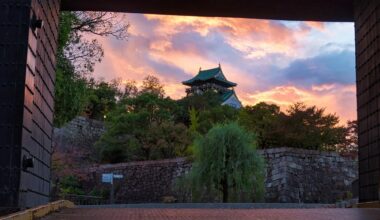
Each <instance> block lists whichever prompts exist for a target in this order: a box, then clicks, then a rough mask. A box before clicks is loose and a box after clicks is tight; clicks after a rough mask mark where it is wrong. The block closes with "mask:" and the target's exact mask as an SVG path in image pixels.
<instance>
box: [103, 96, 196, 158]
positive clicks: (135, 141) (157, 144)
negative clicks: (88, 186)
mask: <svg viewBox="0 0 380 220" xmlns="http://www.w3.org/2000/svg"><path fill="white" fill-rule="evenodd" d="M176 108H177V104H176V102H175V101H174V100H171V99H170V98H163V97H161V96H159V95H157V94H156V93H141V94H139V95H138V96H136V97H132V98H125V99H123V100H122V101H121V102H120V103H118V104H117V107H116V108H115V110H113V111H112V112H110V113H109V114H108V118H107V121H106V127H107V132H106V133H105V134H104V135H103V136H102V137H101V139H100V141H99V142H98V143H97V148H98V151H99V154H100V157H101V160H102V161H104V162H111V163H116V162H122V161H132V160H152V159H163V158H173V157H176V156H183V155H184V154H185V152H186V148H187V146H188V145H189V144H190V135H189V132H188V129H187V127H186V126H185V125H183V124H181V123H175V121H174V118H173V115H172V112H173V111H174V109H176ZM113 154H118V156H117V158H114V156H113Z"/></svg>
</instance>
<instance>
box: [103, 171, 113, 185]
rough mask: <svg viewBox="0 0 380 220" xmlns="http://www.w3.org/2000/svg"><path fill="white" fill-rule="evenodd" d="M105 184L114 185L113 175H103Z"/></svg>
mask: <svg viewBox="0 0 380 220" xmlns="http://www.w3.org/2000/svg"><path fill="white" fill-rule="evenodd" d="M102 182H103V183H113V173H103V174H102Z"/></svg>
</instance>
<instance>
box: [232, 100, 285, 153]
mask: <svg viewBox="0 0 380 220" xmlns="http://www.w3.org/2000/svg"><path fill="white" fill-rule="evenodd" d="M281 114H282V113H281V111H280V107H279V106H277V105H275V104H267V103H265V102H260V103H258V104H256V105H254V106H246V107H243V108H242V109H241V110H240V112H239V118H238V121H239V124H240V125H242V126H243V127H244V128H245V129H247V130H248V131H251V132H253V133H255V134H256V135H257V142H258V146H259V147H260V148H268V147H275V146H277V145H278V144H279V143H278V139H277V137H278V135H279V134H278V132H277V130H278V126H279V118H280V116H281Z"/></svg>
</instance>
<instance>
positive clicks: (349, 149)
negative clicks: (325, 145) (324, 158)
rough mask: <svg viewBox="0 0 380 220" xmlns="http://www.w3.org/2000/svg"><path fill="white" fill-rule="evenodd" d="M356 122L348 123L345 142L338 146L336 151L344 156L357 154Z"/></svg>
mask: <svg viewBox="0 0 380 220" xmlns="http://www.w3.org/2000/svg"><path fill="white" fill-rule="evenodd" d="M358 142H359V141H358V122H357V121H356V120H355V121H348V122H347V126H346V130H345V141H344V142H343V143H340V144H338V146H337V151H338V152H339V153H341V154H342V155H345V156H354V157H355V156H357V154H358V151H359V149H358V145H359V143H358Z"/></svg>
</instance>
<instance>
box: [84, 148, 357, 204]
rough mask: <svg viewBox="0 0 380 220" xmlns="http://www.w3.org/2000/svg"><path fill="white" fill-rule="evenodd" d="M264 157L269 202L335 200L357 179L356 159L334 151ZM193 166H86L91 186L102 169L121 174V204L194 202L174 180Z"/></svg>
mask: <svg viewBox="0 0 380 220" xmlns="http://www.w3.org/2000/svg"><path fill="white" fill-rule="evenodd" d="M259 152H260V154H261V155H263V157H264V158H265V159H266V163H267V178H266V182H265V187H266V193H265V200H266V202H305V203H335V202H336V201H338V200H340V199H344V198H345V197H346V194H347V192H351V191H352V188H351V183H352V182H353V181H354V180H355V179H357V177H358V171H357V170H358V169H357V161H356V160H354V159H350V158H344V157H341V156H339V155H338V154H336V153H328V152H318V151H312V150H302V149H292V148H276V149H268V150H261V151H259ZM190 169H191V163H190V162H188V161H187V160H186V159H184V158H177V159H173V160H162V161H142V162H133V163H123V164H114V165H101V166H99V167H92V168H90V169H87V170H84V171H83V172H85V173H87V176H88V180H89V182H88V186H87V187H88V188H92V187H94V186H98V187H99V188H103V189H107V188H108V189H109V185H106V184H102V183H101V182H100V179H101V174H102V173H109V172H114V173H119V174H123V175H124V177H125V179H122V180H116V182H115V186H116V190H115V193H116V197H115V198H116V201H117V202H119V203H143V202H161V201H162V197H164V196H174V197H176V198H177V199H178V200H179V201H182V202H190V201H191V199H190V198H191V197H190V195H189V194H188V193H187V192H183V190H179V191H178V189H176V188H175V183H176V179H177V178H178V177H179V176H181V175H183V174H185V173H187V172H188V171H189V170H190Z"/></svg>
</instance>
